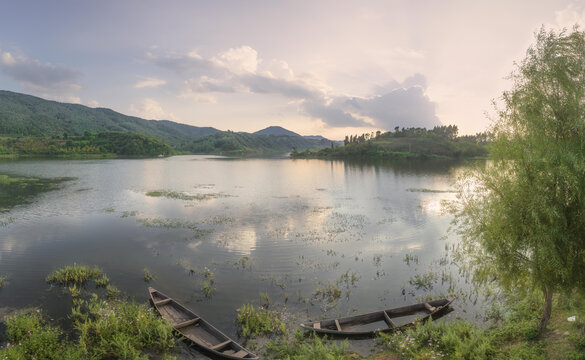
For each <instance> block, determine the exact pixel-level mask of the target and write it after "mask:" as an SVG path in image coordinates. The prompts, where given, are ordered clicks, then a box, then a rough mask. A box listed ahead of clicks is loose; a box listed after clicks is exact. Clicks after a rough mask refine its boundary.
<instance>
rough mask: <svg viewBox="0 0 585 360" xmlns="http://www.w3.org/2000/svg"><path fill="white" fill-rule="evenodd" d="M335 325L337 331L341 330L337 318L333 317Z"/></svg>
mask: <svg viewBox="0 0 585 360" xmlns="http://www.w3.org/2000/svg"><path fill="white" fill-rule="evenodd" d="M335 327H336V328H337V331H341V325H339V320H337V319H335Z"/></svg>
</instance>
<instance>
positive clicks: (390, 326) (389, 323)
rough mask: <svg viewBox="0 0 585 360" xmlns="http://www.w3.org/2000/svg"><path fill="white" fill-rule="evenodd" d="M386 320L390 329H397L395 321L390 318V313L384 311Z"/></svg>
mask: <svg viewBox="0 0 585 360" xmlns="http://www.w3.org/2000/svg"><path fill="white" fill-rule="evenodd" d="M384 320H386V324H388V327H389V328H391V329H394V328H395V327H396V324H395V323H394V321H392V319H391V318H390V316H388V313H386V311H384Z"/></svg>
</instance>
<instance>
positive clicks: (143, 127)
mask: <svg viewBox="0 0 585 360" xmlns="http://www.w3.org/2000/svg"><path fill="white" fill-rule="evenodd" d="M107 131H117V132H132V133H142V134H146V135H148V136H152V137H156V138H158V139H161V140H163V141H165V142H167V143H169V144H171V145H172V146H173V147H175V148H178V147H180V145H181V144H182V143H184V142H187V141H190V140H191V139H192V138H193V137H198V136H205V135H209V134H213V133H215V132H217V131H218V130H216V129H214V128H210V127H196V126H190V125H185V124H178V123H175V122H172V121H165V120H162V121H155V120H144V119H140V118H137V117H133V116H126V115H123V114H120V113H117V112H115V111H112V110H110V109H104V108H96V109H92V108H89V107H86V106H83V105H77V104H63V103H58V102H54V101H47V100H43V99H40V98H37V97H34V96H29V95H24V94H18V93H14V92H10V91H0V133H1V134H4V135H12V136H27V137H52V138H54V139H59V140H61V139H62V137H63V135H64V134H65V133H67V139H62V140H72V139H74V138H82V139H84V140H91V138H92V136H93V134H96V133H100V132H107ZM1 152H2V149H1V147H0V153H1ZM156 155H158V154H156Z"/></svg>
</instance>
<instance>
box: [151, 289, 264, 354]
mask: <svg viewBox="0 0 585 360" xmlns="http://www.w3.org/2000/svg"><path fill="white" fill-rule="evenodd" d="M148 292H149V293H150V299H151V300H152V304H153V305H154V307H155V308H156V309H157V310H158V312H159V313H160V315H161V316H162V317H163V318H164V319H165V320H167V321H168V322H170V323H171V325H172V326H173V328H175V330H177V331H178V332H179V333H181V335H183V336H184V337H185V338H187V339H189V340H191V341H192V342H193V343H195V345H197V346H199V347H200V348H201V349H202V350H204V351H205V352H208V353H211V354H213V355H215V356H216V357H219V358H223V359H258V357H257V356H256V355H254V354H253V353H251V352H250V351H248V350H246V349H245V348H244V347H243V346H241V345H240V344H238V343H237V342H235V341H233V340H232V339H230V338H229V337H227V335H225V334H224V333H222V332H221V331H219V330H217V329H216V328H214V327H213V326H212V325H211V324H210V323H208V322H207V321H205V320H204V319H202V318H201V317H199V316H198V315H196V314H194V313H193V312H192V311H191V310H189V309H187V308H186V307H185V306H183V305H181V304H180V303H179V302H177V301H176V300H174V299H172V298H170V297H168V296H166V295H165V294H163V293H161V292H160V291H158V290H155V289H153V288H151V287H149V288H148Z"/></svg>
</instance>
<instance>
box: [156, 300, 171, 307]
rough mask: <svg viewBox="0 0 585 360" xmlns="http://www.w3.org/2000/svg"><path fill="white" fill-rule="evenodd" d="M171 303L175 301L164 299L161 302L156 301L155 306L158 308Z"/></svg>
mask: <svg viewBox="0 0 585 360" xmlns="http://www.w3.org/2000/svg"><path fill="white" fill-rule="evenodd" d="M171 301H173V299H170V298H169V299H163V300H159V301H155V302H154V305H156V306H160V305H166V304H168V303H170V302H171Z"/></svg>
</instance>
